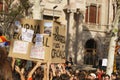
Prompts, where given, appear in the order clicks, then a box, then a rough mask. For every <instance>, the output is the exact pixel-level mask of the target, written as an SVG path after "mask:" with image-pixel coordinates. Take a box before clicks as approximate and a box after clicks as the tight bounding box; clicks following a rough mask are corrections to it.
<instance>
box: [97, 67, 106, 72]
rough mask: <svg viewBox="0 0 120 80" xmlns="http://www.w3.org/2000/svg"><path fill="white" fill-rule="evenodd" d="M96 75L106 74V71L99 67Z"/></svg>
mask: <svg viewBox="0 0 120 80" xmlns="http://www.w3.org/2000/svg"><path fill="white" fill-rule="evenodd" d="M96 73H104V70H103V68H102V67H98V68H97V71H96Z"/></svg>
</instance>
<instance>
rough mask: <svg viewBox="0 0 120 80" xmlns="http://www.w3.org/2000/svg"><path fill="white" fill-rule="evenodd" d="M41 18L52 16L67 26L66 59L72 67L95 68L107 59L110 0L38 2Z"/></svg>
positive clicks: (113, 5) (111, 15) (111, 16)
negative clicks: (68, 59)
mask: <svg viewBox="0 0 120 80" xmlns="http://www.w3.org/2000/svg"><path fill="white" fill-rule="evenodd" d="M40 5H41V6H40V7H41V14H42V19H44V20H49V21H52V20H53V17H54V18H55V19H57V20H59V21H60V22H61V23H62V24H65V25H66V27H67V31H66V37H67V39H66V57H67V58H69V57H72V58H73V61H74V63H76V64H81V65H83V64H87V65H97V64H98V62H99V60H101V59H103V58H107V55H108V49H109V41H110V30H111V28H112V22H113V20H114V16H115V13H116V8H117V6H116V2H115V1H114V0H41V2H40Z"/></svg>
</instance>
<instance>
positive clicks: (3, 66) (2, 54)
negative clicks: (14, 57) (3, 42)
mask: <svg viewBox="0 0 120 80" xmlns="http://www.w3.org/2000/svg"><path fill="white" fill-rule="evenodd" d="M1 76H2V77H1ZM0 80H13V79H12V67H11V65H10V62H9V61H8V60H7V52H6V49H5V48H2V47H0Z"/></svg>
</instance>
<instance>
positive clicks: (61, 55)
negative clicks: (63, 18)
mask: <svg viewBox="0 0 120 80" xmlns="http://www.w3.org/2000/svg"><path fill="white" fill-rule="evenodd" d="M65 33H66V27H65V26H64V25H60V24H59V23H54V24H53V33H52V39H53V40H52V41H53V45H52V51H51V58H52V60H51V62H53V63H63V62H65V41H66V40H65Z"/></svg>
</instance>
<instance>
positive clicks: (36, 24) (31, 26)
mask: <svg viewBox="0 0 120 80" xmlns="http://www.w3.org/2000/svg"><path fill="white" fill-rule="evenodd" d="M19 25H20V26H21V28H25V29H28V30H33V31H34V35H35V34H36V33H44V21H43V20H34V19H21V20H19ZM28 33H31V31H28ZM32 33H33V32H32ZM21 35H22V33H21V31H19V32H18V33H17V34H16V36H15V38H16V39H18V40H21Z"/></svg>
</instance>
